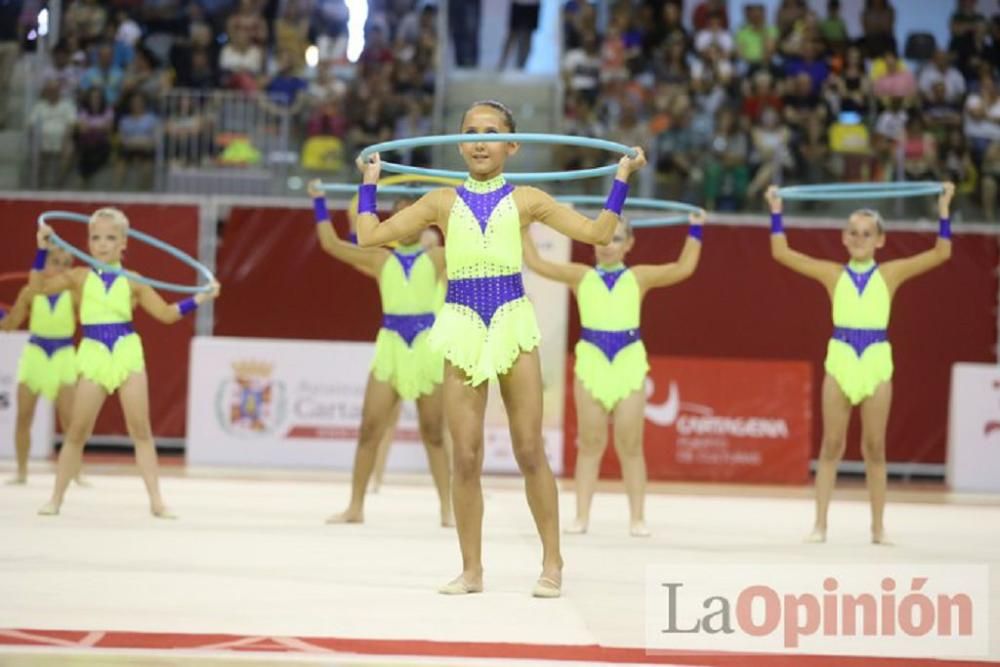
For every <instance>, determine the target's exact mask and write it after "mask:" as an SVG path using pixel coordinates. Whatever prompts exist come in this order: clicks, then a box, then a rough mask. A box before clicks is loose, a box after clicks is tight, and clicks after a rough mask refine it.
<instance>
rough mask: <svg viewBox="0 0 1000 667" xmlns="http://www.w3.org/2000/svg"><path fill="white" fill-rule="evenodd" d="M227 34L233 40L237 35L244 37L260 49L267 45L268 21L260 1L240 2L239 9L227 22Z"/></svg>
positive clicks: (243, 0)
mask: <svg viewBox="0 0 1000 667" xmlns="http://www.w3.org/2000/svg"><path fill="white" fill-rule="evenodd" d="M226 34H228V35H229V37H230V38H231V39H233V38H235V36H236V35H237V34H241V35H244V36H246V38H247V41H248V42H249V43H251V44H254V45H256V46H258V47H263V46H264V45H266V44H267V40H268V36H269V35H268V29H267V21H266V20H264V16H263V12H262V10H261V3H260V2H259V0H240V4H239V9H237V10H236V11H235V12H234V13H233V14H232V15H231V16H230V17H229V18H228V19H227V20H226Z"/></svg>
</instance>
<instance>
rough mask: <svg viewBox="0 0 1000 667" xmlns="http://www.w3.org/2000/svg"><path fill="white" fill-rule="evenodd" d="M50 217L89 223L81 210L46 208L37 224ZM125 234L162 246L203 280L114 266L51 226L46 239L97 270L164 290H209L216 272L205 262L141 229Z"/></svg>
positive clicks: (181, 292)
mask: <svg viewBox="0 0 1000 667" xmlns="http://www.w3.org/2000/svg"><path fill="white" fill-rule="evenodd" d="M52 220H60V221H64V222H77V223H82V224H85V225H87V224H90V216H87V215H83V214H82V213H71V212H69V211H46V212H44V213H42V214H41V215H40V216H38V224H39V225H41V224H45V225H49V226H50V227H51V225H50V221H52ZM128 236H129V238H134V239H135V240H137V241H140V242H142V243H145V244H147V245H151V246H153V247H154V248H157V249H159V250H162V251H163V252H165V253H167V254H168V255H170V256H172V257H175V258H176V259H178V260H180V261H181V262H183V263H184V264H186V265H188V266H190V267H191V268H192V269H194V270H195V272H197V273H198V274H199V275H200V276H201V277H202V278H203V279H204V281H205V282H204V284H201V285H197V286H191V285H179V284H176V283H168V282H164V281H162V280H155V279H153V278H147V277H145V276H140V275H139V274H137V273H133V272H131V271H128V270H122V269H118V268H115V267H113V266H111V265H109V264H105V263H104V262H101V261H99V260H97V259H95V258H94V257H91V256H90V255H88V254H87V253H85V252H83V251H82V250H80V249H79V248H77V247H76V246H73V245H71V244H69V243H67V242H66V241H64V240H63V239H62V238H60V237H59V236H58V235H57V234H56V233H55V230H53V231H52V233H51V234H50V235H49V240H50V241H52V243H54V244H55V245H56V246H57V247H59V248H62V249H63V250H65V251H66V252H68V253H69V254H71V255H73V256H74V257H76V258H77V259H79V260H80V261H83V262H86V263H87V264H89V265H91V266H92V267H94V268H95V269H98V270H99V271H110V272H112V273H121V274H122V275H124V276H125V277H126V278H128V279H129V280H134V281H135V282H137V283H142V284H145V285H149V286H150V287H154V288H156V289H160V290H164V291H167V292H178V293H180V294H197V293H199V292H209V291H211V290H212V283H213V282H214V281H215V276H213V275H212V272H211V271H209V270H208V267H206V266H205V265H204V264H202V263H201V262H199V261H198V260H196V259H195V258H194V257H192V256H191V255H189V254H187V253H186V252H184V251H183V250H179V249H177V248H175V247H174V246H172V245H170V244H169V243H165V242H163V241H161V240H160V239H158V238H156V237H155V236H150V235H149V234H146V233H144V232H140V231H138V230H136V229H132V227H131V226H130V227H129V230H128Z"/></svg>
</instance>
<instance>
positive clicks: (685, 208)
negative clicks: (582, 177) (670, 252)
mask: <svg viewBox="0 0 1000 667" xmlns="http://www.w3.org/2000/svg"><path fill="white" fill-rule="evenodd" d="M423 178H427V179H428V180H432V182H435V183H437V182H443V183H446V184H448V185H460V184H461V182H460V181H458V179H450V178H439V177H430V176H428V177H422V176H421V177H417V176H410V175H407V174H401V175H398V176H389V177H388V178H386V179H384V180H382V181H379V185H378V190H377V194H380V195H387V196H388V195H402V196H410V197H420V196H422V195H425V194H427V193H428V192H432V191H433V190H434V188H431V187H422V188H414V187H407V186H402V185H394V184H395V183H408V182H411V181H412V180H420V179H423ZM383 182H384V183H386V184H387V185H385V186H383V185H382V183H383ZM322 189H323V190H324V191H326V192H344V193H347V192H354V193H355V195H354V198H353V199H351V203H350V206H351V207H352V208H353V207H355V206H357V200H358V196H357V189H358V186H357V185H352V184H350V183H324V184H323V186H322ZM555 200H556V201H558V202H562V203H563V204H577V205H580V206H584V207H589V206H595V205H596V206H601V207H603V206H604V203H605V201H606V200H605V198H604V197H601V196H599V195H558V196H557V197H555ZM625 208H638V209H649V210H653V211H665V212H675V213H677V215H667V216H663V217H659V218H642V219H638V220H631V224H632V227H633V228H634V229H643V228H649V227H666V226H668V225H681V224H684V223H686V222H687V221H688V214H689V213H697V212H698V211H700V210H701V209H700V208H698V207H697V206H693V205H691V204H685V203H683V202H677V201H668V200H665V199H648V198H643V197H631V198H629V199H626V200H625Z"/></svg>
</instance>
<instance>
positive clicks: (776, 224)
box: [771, 213, 785, 234]
mask: <svg viewBox="0 0 1000 667" xmlns="http://www.w3.org/2000/svg"><path fill="white" fill-rule="evenodd" d="M771 233H772V234H784V233H785V226H784V224H782V221H781V214H780V213H772V214H771Z"/></svg>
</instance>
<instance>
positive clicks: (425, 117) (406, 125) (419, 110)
mask: <svg viewBox="0 0 1000 667" xmlns="http://www.w3.org/2000/svg"><path fill="white" fill-rule="evenodd" d="M404 107H405V113H404V114H403V115H401V116H400V117H399V118H398V119H397V120H396V127H395V133H394V134H393V136H394V137H395V138H396V139H410V138H413V137H426V136H428V135H429V134H431V119H430V115H429V114H428V112H427V111H428V110H427V106H426V102H425V101H424V100H423V99H422V98H421V97H419V96H417V95H413V96H409V97H407V98H405V102H404ZM399 159H400V162H402V163H403V164H408V165H411V166H414V167H429V166H430V165H431V151H430V148H429V147H427V146H424V147H422V148H407V149H405V150H402V151H400V152H399Z"/></svg>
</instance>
